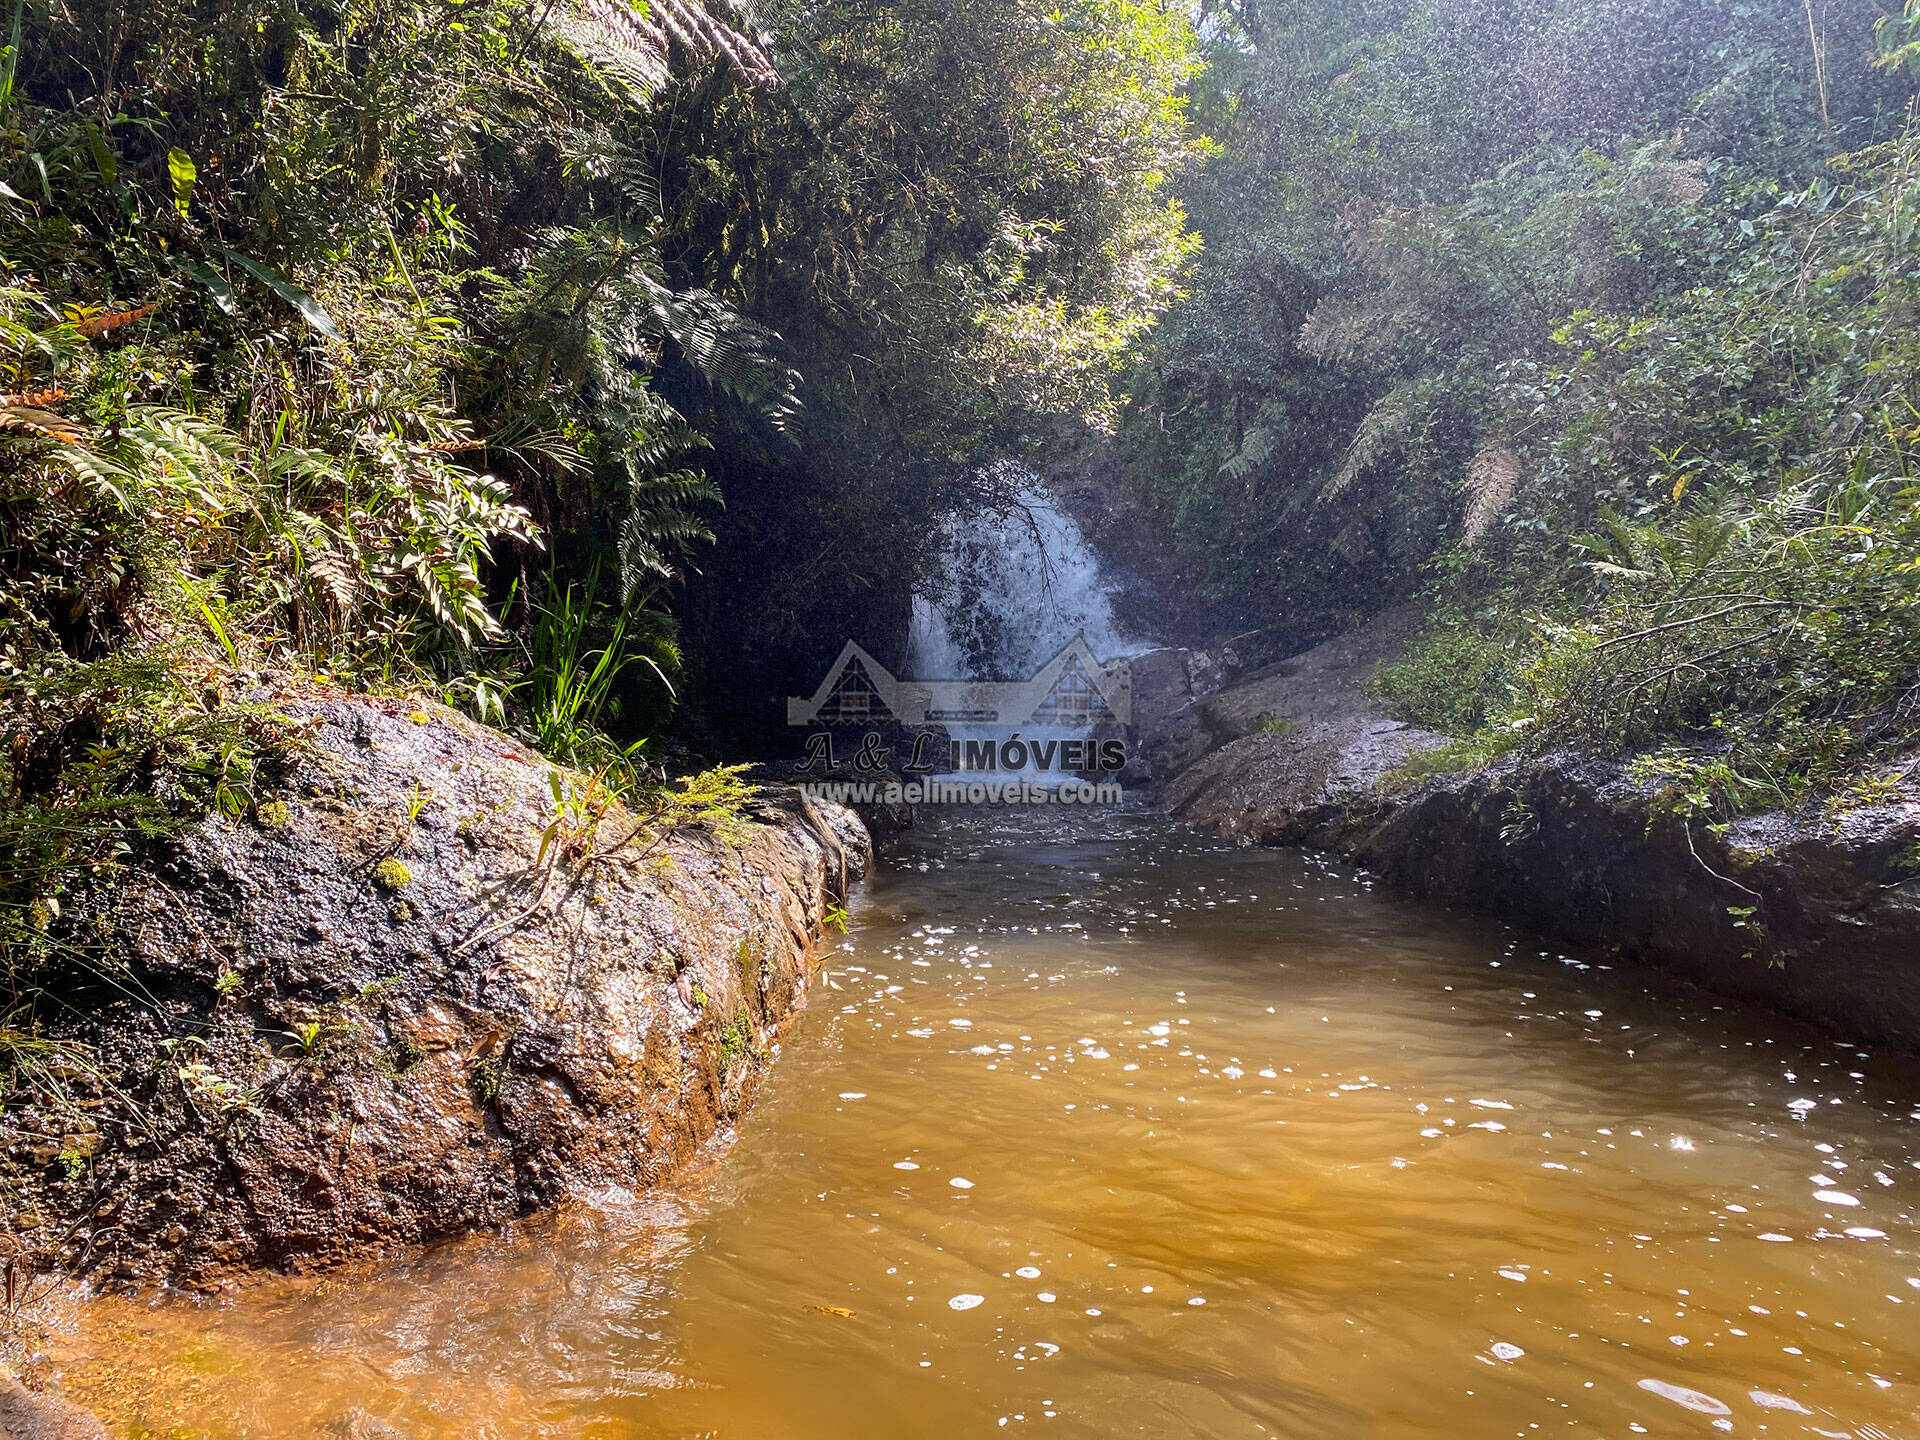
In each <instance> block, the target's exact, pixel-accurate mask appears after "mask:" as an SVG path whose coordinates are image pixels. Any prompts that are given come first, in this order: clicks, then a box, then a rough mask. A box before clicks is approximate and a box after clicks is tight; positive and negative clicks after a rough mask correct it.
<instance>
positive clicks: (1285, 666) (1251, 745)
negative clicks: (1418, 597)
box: [1136, 610, 1444, 844]
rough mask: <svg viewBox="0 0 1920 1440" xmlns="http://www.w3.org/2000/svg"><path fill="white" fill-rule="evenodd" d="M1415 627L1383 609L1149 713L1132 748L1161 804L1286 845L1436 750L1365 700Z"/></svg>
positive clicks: (1432, 738) (1408, 616)
mask: <svg viewBox="0 0 1920 1440" xmlns="http://www.w3.org/2000/svg"><path fill="white" fill-rule="evenodd" d="M1416 624H1417V617H1416V616H1415V615H1414V614H1413V612H1411V611H1407V610H1397V611H1393V612H1391V613H1389V614H1387V615H1384V616H1381V617H1380V618H1379V619H1377V620H1375V621H1374V622H1373V623H1372V624H1370V625H1368V626H1367V627H1365V628H1364V629H1363V630H1359V631H1356V632H1355V633H1353V634H1351V635H1344V636H1341V637H1340V638H1338V639H1336V640H1330V641H1328V642H1327V643H1326V644H1324V645H1319V646H1316V647H1315V648H1314V649H1312V650H1309V651H1307V652H1306V653H1305V654H1302V655H1298V656H1295V657H1294V658H1293V659H1291V660H1283V661H1280V662H1278V663H1277V664H1274V665H1270V666H1267V667H1265V668H1263V669H1260V670H1257V671H1255V672H1253V673H1252V674H1250V675H1247V676H1245V677H1244V678H1241V679H1238V680H1236V681H1235V682H1234V683H1232V684H1230V685H1228V686H1226V687H1225V688H1223V689H1221V690H1219V691H1217V692H1215V693H1212V694H1196V696H1195V698H1193V699H1192V700H1190V701H1189V702H1187V703H1186V704H1184V705H1180V706H1176V707H1173V708H1171V709H1167V710H1164V711H1159V712H1156V711H1155V710H1153V709H1151V708H1150V709H1149V710H1148V711H1147V712H1146V713H1145V714H1144V715H1142V716H1140V717H1139V718H1140V724H1139V725H1138V726H1137V727H1136V728H1137V730H1138V739H1137V742H1136V743H1137V748H1138V751H1139V754H1140V755H1141V757H1142V758H1143V759H1144V761H1145V764H1146V768H1147V771H1148V773H1149V775H1150V776H1151V778H1153V779H1154V780H1156V781H1159V782H1161V783H1162V786H1163V789H1162V798H1163V799H1164V800H1165V802H1166V803H1167V805H1168V806H1169V808H1171V809H1173V810H1174V811H1175V812H1176V813H1177V814H1180V815H1182V816H1184V817H1185V818H1187V819H1191V820H1193V821H1194V822H1195V823H1197V824H1200V825H1203V826H1205V827H1207V828H1208V829H1212V830H1215V831H1217V832H1219V833H1221V834H1228V835H1235V836H1238V837H1240V838H1243V839H1247V840H1253V841H1258V842H1262V843H1266V844H1278V843H1281V842H1284V841H1291V840H1297V839H1299V838H1300V835H1301V833H1302V832H1303V829H1304V828H1306V827H1307V826H1310V825H1311V824H1312V823H1314V821H1315V817H1316V816H1317V815H1318V814H1319V813H1320V812H1322V811H1324V810H1326V809H1327V808H1329V807H1337V806H1340V805H1342V804H1345V803H1346V802H1347V801H1348V800H1350V799H1352V798H1353V797H1354V796H1356V795H1359V794H1364V793H1366V792H1368V791H1370V790H1371V789H1372V787H1373V786H1374V784H1375V782H1377V781H1378V780H1379V779H1380V778H1381V777H1382V776H1384V775H1386V774H1387V773H1389V772H1390V771H1392V770H1395V769H1397V768H1398V767H1399V766H1401V765H1403V764H1405V763H1406V761H1407V759H1408V758H1409V757H1410V756H1412V755H1414V754H1417V753H1419V752H1421V751H1423V750H1430V749H1432V748H1434V747H1435V746H1437V745H1440V744H1442V743H1444V737H1442V736H1438V735H1435V734H1433V733H1431V732H1430V731H1424V730H1417V729H1414V728H1412V727H1410V726H1407V725H1403V724H1401V723H1400V722H1399V721H1397V720H1392V719H1389V718H1387V717H1386V716H1384V715H1382V714H1380V713H1379V711H1378V709H1377V708H1376V707H1375V705H1374V704H1373V701H1372V700H1371V698H1370V697H1369V696H1368V694H1367V683H1368V681H1369V680H1370V679H1371V678H1372V675H1373V672H1374V670H1375V668H1376V667H1378V666H1379V665H1380V664H1381V663H1382V662H1383V661H1385V660H1387V659H1390V658H1391V657H1393V656H1395V655H1397V654H1399V652H1400V650H1401V649H1402V647H1404V645H1405V644H1406V641H1407V638H1408V637H1409V636H1410V635H1411V634H1412V632H1413V630H1414V628H1415V626H1416Z"/></svg>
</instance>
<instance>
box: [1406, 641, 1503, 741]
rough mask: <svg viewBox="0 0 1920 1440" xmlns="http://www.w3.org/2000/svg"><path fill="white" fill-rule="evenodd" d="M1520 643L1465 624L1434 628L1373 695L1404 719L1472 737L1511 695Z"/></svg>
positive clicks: (1450, 733)
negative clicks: (1509, 694)
mask: <svg viewBox="0 0 1920 1440" xmlns="http://www.w3.org/2000/svg"><path fill="white" fill-rule="evenodd" d="M1519 654H1520V641H1519V639H1518V637H1516V636H1514V635H1511V634H1509V635H1504V636H1493V635H1487V634H1484V633H1482V632H1481V631H1480V630H1478V629H1476V628H1475V627H1474V626H1473V625H1471V624H1469V623H1465V622H1458V621H1456V622H1454V623H1451V624H1443V625H1441V626H1440V627H1438V628H1436V629H1432V630H1429V631H1428V632H1427V633H1426V634H1424V635H1422V636H1421V637H1420V638H1419V639H1418V640H1416V641H1415V642H1414V643H1413V644H1411V645H1409V646H1408V647H1407V649H1406V651H1405V653H1404V654H1402V655H1401V656H1400V658H1399V659H1398V660H1396V661H1394V662H1393V663H1392V664H1390V665H1383V666H1381V667H1380V670H1379V671H1378V673H1377V674H1375V676H1374V678H1373V682H1372V690H1373V693H1374V694H1375V695H1376V696H1378V697H1379V698H1380V699H1382V700H1384V701H1386V702H1387V704H1388V706H1389V707H1390V708H1391V709H1392V711H1393V713H1394V714H1396V715H1398V716H1399V717H1400V718H1401V719H1402V720H1406V721H1408V722H1409V723H1411V724H1414V725H1419V726H1421V727H1423V728H1425V729H1428V730H1438V731H1440V732H1441V733H1443V734H1447V735H1467V734H1471V733H1472V732H1473V731H1475V730H1477V729H1479V728H1480V726H1481V725H1482V724H1484V723H1485V721H1486V719H1487V716H1488V715H1489V714H1490V713H1491V712H1492V711H1494V710H1496V709H1498V708H1499V706H1500V705H1501V704H1502V703H1503V702H1504V701H1505V699H1506V698H1507V691H1508V688H1509V686H1510V684H1511V680H1512V676H1513V671H1514V666H1515V663H1516V661H1517V659H1518V658H1519Z"/></svg>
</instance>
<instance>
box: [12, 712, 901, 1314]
mask: <svg viewBox="0 0 1920 1440" xmlns="http://www.w3.org/2000/svg"><path fill="white" fill-rule="evenodd" d="M276 706H277V708H278V709H279V710H280V711H281V712H282V713H284V714H286V715H287V716H289V717H291V718H292V719H293V720H294V721H295V722H296V723H298V724H300V725H302V726H303V727H304V729H305V731H306V735H307V738H306V741H305V743H304V745H303V746H302V747H301V749H300V751H299V755H298V760H297V763H296V765H295V768H294V770H293V772H292V774H291V775H290V777H289V778H288V783H287V785H286V787H285V788H284V790H283V792H282V794H281V795H280V796H279V797H278V798H277V799H274V800H272V801H270V802H268V804H267V805H263V806H261V807H260V810H261V812H262V813H260V814H259V815H257V816H252V817H249V818H245V819H239V820H228V819H224V818H215V819H212V820H209V821H207V822H205V823H204V824H202V825H201V826H199V827H197V828H196V829H194V830H193V831H191V832H189V833H188V834H187V835H185V836H184V837H182V838H181V839H180V840H179V841H178V842H176V843H174V844H172V845H171V846H169V847H168V848H167V851H166V853H165V854H164V855H163V856H162V857H161V858H160V860H159V862H158V863H156V864H154V865H153V866H151V867H149V868H148V869H146V870H145V871H144V872H142V873H140V874H138V875H137V876H136V877H135V878H134V879H133V880H132V882H131V883H130V884H128V885H127V886H126V888H125V890H124V892H123V894H122V896H121V900H120V903H119V906H118V909H117V911H116V913H115V914H114V915H113V916H112V918H111V923H110V926H109V930H108V933H107V935H106V937H105V941H104V944H103V945H102V947H101V951H102V954H103V955H104V957H105V962H106V963H105V964H104V965H103V966H101V967H100V971H99V974H100V978H99V979H98V980H97V981H96V982H95V983H92V984H90V985H87V986H85V987H84V989H83V990H82V991H79V992H76V996H75V1004H76V1005H77V1007H78V1011H79V1016H78V1019H76V1020H73V1021H71V1022H70V1023H69V1024H67V1025H66V1027H65V1029H66V1033H65V1036H64V1038H66V1039H69V1040H72V1041H77V1042H81V1043H83V1044H84V1045H85V1046H86V1047H88V1049H87V1052H85V1053H90V1055H91V1056H92V1057H93V1058H91V1059H90V1060H88V1061H87V1062H86V1064H87V1065H88V1066H89V1067H91V1073H90V1074H89V1075H86V1076H77V1077H76V1076H70V1077H69V1085H70V1088H71V1089H73V1090H74V1091H75V1094H74V1095H72V1096H69V1098H68V1101H67V1103H66V1104H65V1105H64V1106H61V1105H56V1104H54V1103H53V1102H52V1101H50V1100H43V1101H41V1102H39V1103H37V1104H36V1103H30V1104H28V1105H26V1106H23V1107H16V1108H14V1109H12V1110H10V1111H9V1112H8V1113H7V1114H6V1115H5V1116H4V1117H0V1141H3V1142H4V1144H5V1158H4V1166H5V1172H4V1179H5V1182H6V1183H5V1192H4V1193H5V1197H6V1201H5V1203H6V1212H7V1213H6V1214H5V1215H4V1216H3V1217H0V1218H5V1219H7V1220H8V1221H9V1222H10V1223H9V1225H8V1228H9V1229H10V1230H12V1231H13V1233H14V1236H15V1243H16V1247H17V1248H18V1250H19V1251H20V1252H21V1253H22V1254H23V1256H24V1257H25V1258H26V1259H27V1260H28V1261H29V1262H30V1263H31V1265H32V1266H33V1267H34V1268H38V1269H43V1270H48V1269H60V1270H67V1271H76V1272H85V1273H90V1274H93V1275H96V1276H101V1277H112V1278H114V1279H117V1280H120V1281H140V1280H146V1279H150V1278H155V1277H165V1278H168V1279H171V1280H173V1281H176V1282H180V1283H186V1284H200V1285H206V1284H211V1283H214V1282H215V1281H217V1279H218V1277H220V1276H221V1275H223V1274H225V1273H227V1272H230V1271H232V1270H234V1269H236V1268H239V1267H247V1266H260V1265H272V1266H282V1267H295V1268H297V1267H305V1266H310V1265H315V1264H319V1263H322V1262H329V1261H334V1260H338V1259H341V1258H344V1257H346V1256H349V1255H354V1254H359V1253H365V1252H368V1251H370V1250H376V1249H379V1248H383V1247H388V1246H395V1245H413V1244H418V1243H420V1242H424V1241H428V1240H432V1239H434V1238H436V1237H439V1236H444V1235H448V1234H452V1233H456V1232H459V1231H463V1230H468V1229H472V1228H474V1227H477V1226H485V1225H492V1224H498V1223H501V1222H504V1221H507V1220H510V1219H512V1218H514V1217H515V1216H518V1215H521V1214H524V1213H526V1212H527V1211H529V1210H530V1209H532V1208H534V1207H536V1206H539V1205H542V1204H545V1203H548V1202H551V1201H554V1200H556V1199H559V1198H561V1197H563V1196H565V1195H566V1194H568V1193H570V1192H573V1191H576V1190H580V1189H583V1188H587V1187H593V1188H602V1189H604V1188H606V1187H618V1188H625V1189H634V1188H639V1187H643V1186H648V1185H652V1184H655V1183H657V1182H659V1181H661V1180H663V1179H665V1178H666V1177H667V1176H668V1175H670V1174H671V1173H672V1172H673V1171H674V1169H675V1168H676V1167H677V1166H678V1165H680V1164H681V1163H682V1162H683V1161H685V1160H686V1159H687V1158H689V1157H690V1156H692V1155H693V1154H694V1153H695V1152H697V1151H698V1150H699V1149H700V1148H701V1147H702V1146H703V1145H704V1144H705V1143H706V1142H708V1141H709V1140H710V1139H712V1138H713V1137H714V1136H715V1135H716V1134H718V1133H721V1132H724V1131H725V1130H726V1128H727V1127H728V1126H729V1125H730V1124H731V1123H732V1122H733V1120H734V1119H735V1117H736V1116H737V1115H738V1114H739V1113H740V1110H741V1108H742V1106H743V1105H744V1104H745V1103H746V1101H747V1099H748V1098H749V1096H750V1095H751V1093H752V1090H753V1087H754V1084H755V1082H756V1080H757V1079H758V1077H759V1075H760V1073H761V1071H762V1070H763V1069H764V1067H765V1064H766V1063H767V1061H768V1060H769V1059H770V1057H771V1056H772V1054H773V1053H774V1050H775V1048H776V1043H775V1042H776V1040H777V1037H778V1035H779V1033H780V1027H781V1025H782V1023H783V1022H784V1021H785V1020H786V1019H787V1017H788V1016H789V1015H790V1014H791V1013H792V1012H793V1010H794V1009H795V1007H796V1006H797V1005H798V1004H799V1003H800V1001H801V999H802V998H803V997H804V995H805V993H806V989H807V985H808V982H809V980H810V978H811V974H812V968H813V962H812V951H813V947H814V945H815V944H816V942H818V941H819V940H820V939H821V938H822V936H823V935H824V934H825V932H826V929H827V926H828V920H829V914H830V910H831V907H833V906H835V905H836V904H838V903H840V902H841V901H842V900H844V898H845V896H846V893H847V888H848V884H849V881H850V879H851V878H852V877H853V876H855V875H856V874H858V873H859V872H860V871H861V870H862V868H863V867H864V866H865V865H866V864H867V863H868V858H869V853H868V845H867V840H866V834H865V831H864V830H863V829H862V827H861V826H860V823H859V821H858V820H857V819H856V818H855V817H853V816H852V815H851V814H850V813H848V812H845V811H843V810H839V809H838V808H837V807H829V806H824V805H816V804H814V803H813V802H811V801H809V800H807V799H806V798H805V797H803V796H802V795H800V793H799V792H798V791H795V790H792V789H784V788H783V789H775V790H771V791H767V792H763V794H762V796H761V798H759V799H758V800H756V801H755V802H753V803H752V805H751V806H750V807H749V810H748V812H747V813H746V814H745V815H744V816H743V817H742V819H743V821H744V822H745V823H744V824H743V825H742V826H741V828H740V830H739V832H738V833H724V834H723V833H715V832H714V831H713V830H711V829H707V828H694V829H690V830H685V831H682V832H680V833H676V834H674V835H672V836H670V837H667V838H665V839H663V840H656V839H654V838H653V837H652V836H651V835H650V834H648V833H645V832H642V833H639V834H637V835H636V834H635V831H636V827H637V822H636V820H635V819H634V818H633V817H631V816H629V815H627V814H626V813H625V812H624V811H623V810H621V809H620V808H619V807H617V806H615V807H611V808H603V807H602V806H601V805H600V804H599V802H597V801H595V800H593V799H592V798H591V797H590V796H589V793H588V784H587V782H586V780H585V778H584V777H581V776H578V775H574V774H571V773H570V772H562V771H556V770H554V769H553V767H551V766H550V765H549V764H548V763H547V762H546V761H544V760H543V759H541V757H539V756H538V755H537V754H535V753H533V752H532V751H530V750H528V749H526V748H525V747H523V746H521V745H519V744H518V743H516V742H514V741H512V740H510V739H508V738H507V737H505V736H503V735H501V734H499V733H498V732H496V731H493V730H489V729H487V728H485V727H483V726H480V725H477V724H474V723H473V722H471V721H469V720H466V719H464V718H463V717H461V716H458V715H456V714H454V713H453V712H451V711H447V710H444V709H441V708H439V707H433V708H431V709H421V708H419V707H417V706H415V705H413V704H412V703H401V702H386V701H379V700H369V699H364V698H359V697H350V696H329V695H312V694H306V695H297V696H294V697H290V698H286V697H283V698H280V699H279V700H277V702H276ZM82 1117H84V1118H82ZM82 1130H84V1131H85V1134H84V1136H83V1135H82V1134H80V1133H79V1132H80V1131H82ZM49 1135H51V1136H52V1137H53V1139H52V1142H51V1149H50V1148H49V1142H48V1141H47V1138H46V1137H48V1136H49Z"/></svg>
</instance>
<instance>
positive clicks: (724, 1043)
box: [720, 1009, 753, 1070]
mask: <svg viewBox="0 0 1920 1440" xmlns="http://www.w3.org/2000/svg"><path fill="white" fill-rule="evenodd" d="M752 1050H753V1021H752V1019H751V1018H750V1017H749V1016H748V1015H747V1012H746V1011H745V1010H744V1009H743V1010H736V1011H735V1012H734V1016H733V1019H732V1020H730V1021H728V1022H727V1028H726V1030H725V1031H723V1032H722V1033H721V1036H720V1059H721V1061H722V1063H723V1064H724V1065H725V1067H726V1068H727V1069H729V1070H731V1069H732V1068H733V1066H734V1064H735V1063H736V1062H737V1061H739V1060H740V1059H741V1058H742V1057H743V1056H745V1055H747V1054H749V1053H751V1051H752Z"/></svg>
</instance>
